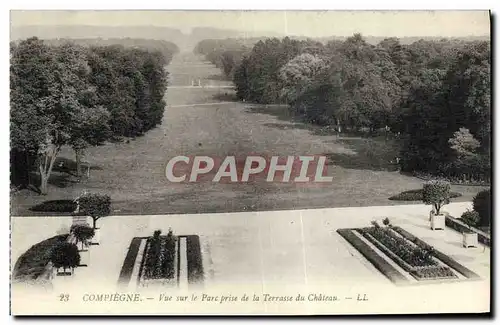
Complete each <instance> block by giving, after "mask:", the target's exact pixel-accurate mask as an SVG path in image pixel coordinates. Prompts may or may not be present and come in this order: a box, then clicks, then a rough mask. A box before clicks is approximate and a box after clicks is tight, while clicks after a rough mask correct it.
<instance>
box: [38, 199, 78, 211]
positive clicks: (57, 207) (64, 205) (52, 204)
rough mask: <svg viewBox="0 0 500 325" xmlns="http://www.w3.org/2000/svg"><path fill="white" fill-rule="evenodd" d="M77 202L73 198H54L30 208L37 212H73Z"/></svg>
mask: <svg viewBox="0 0 500 325" xmlns="http://www.w3.org/2000/svg"><path fill="white" fill-rule="evenodd" d="M76 207H77V204H76V202H74V201H73V200H52V201H45V202H42V203H40V204H38V205H35V206H33V207H31V208H30V210H31V211H36V212H66V213H71V212H73V211H75V210H76Z"/></svg>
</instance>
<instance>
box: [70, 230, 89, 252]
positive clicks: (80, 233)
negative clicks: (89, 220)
mask: <svg viewBox="0 0 500 325" xmlns="http://www.w3.org/2000/svg"><path fill="white" fill-rule="evenodd" d="M71 232H72V233H73V234H74V235H75V238H76V240H77V242H80V243H82V249H83V245H85V244H87V243H88V241H89V240H90V239H91V238H92V237H94V235H95V230H94V228H92V227H89V226H86V225H73V226H71Z"/></svg>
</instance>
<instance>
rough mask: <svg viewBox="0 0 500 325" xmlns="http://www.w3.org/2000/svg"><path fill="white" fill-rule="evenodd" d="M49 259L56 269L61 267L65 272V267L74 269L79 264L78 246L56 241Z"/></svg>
mask: <svg viewBox="0 0 500 325" xmlns="http://www.w3.org/2000/svg"><path fill="white" fill-rule="evenodd" d="M50 261H51V262H52V264H53V265H54V267H55V268H56V269H60V268H61V267H62V268H63V271H64V273H66V269H68V268H70V269H74V268H75V267H77V266H78V265H80V253H79V252H78V247H77V246H76V245H75V244H72V243H68V242H61V243H58V244H57V245H56V246H55V247H54V248H53V250H52V252H51V255H50Z"/></svg>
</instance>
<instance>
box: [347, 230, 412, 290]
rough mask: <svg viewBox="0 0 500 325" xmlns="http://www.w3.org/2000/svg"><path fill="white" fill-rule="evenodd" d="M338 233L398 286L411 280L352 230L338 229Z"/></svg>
mask: <svg viewBox="0 0 500 325" xmlns="http://www.w3.org/2000/svg"><path fill="white" fill-rule="evenodd" d="M337 232H338V233H339V235H340V236H342V237H343V238H344V239H345V240H347V241H348V242H349V243H350V244H351V245H352V246H354V248H356V250H358V251H359V252H360V253H361V254H362V255H363V256H364V257H365V258H366V259H367V260H368V261H369V262H370V263H371V264H373V266H375V268H376V269H377V270H379V271H380V272H382V274H383V275H385V276H386V277H387V278H388V279H389V280H390V281H391V282H393V283H396V284H405V283H408V282H409V280H408V279H407V278H406V277H405V276H404V275H403V274H401V273H400V272H399V271H398V270H397V269H396V268H395V267H393V266H392V265H391V264H389V262H387V261H386V260H385V259H384V258H383V257H381V256H380V255H379V254H378V253H377V252H376V251H375V250H373V249H372V248H371V247H370V246H368V245H367V244H366V243H365V242H364V241H362V240H361V239H360V238H358V236H356V235H355V234H354V233H353V232H352V229H337Z"/></svg>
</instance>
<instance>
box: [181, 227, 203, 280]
mask: <svg viewBox="0 0 500 325" xmlns="http://www.w3.org/2000/svg"><path fill="white" fill-rule="evenodd" d="M185 237H186V250H187V272H188V283H189V284H190V285H191V284H202V283H203V280H204V271H203V260H202V257H201V247H200V237H199V236H197V235H189V236H185Z"/></svg>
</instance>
